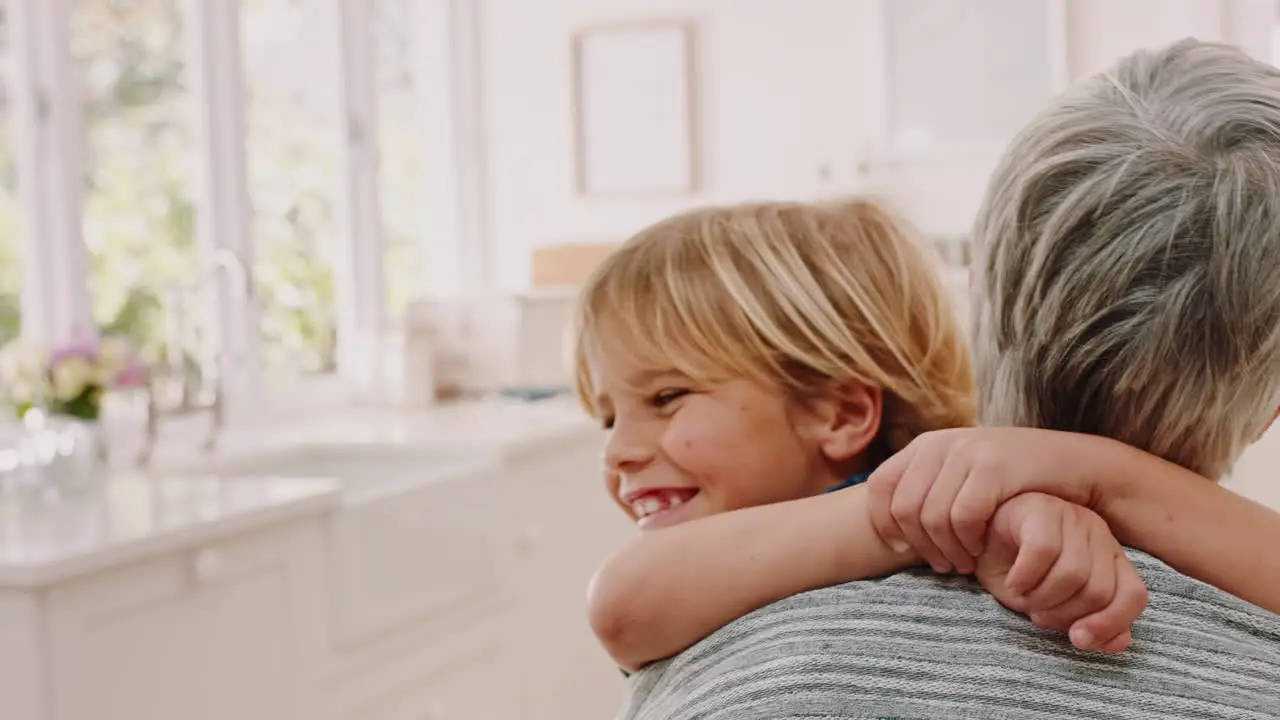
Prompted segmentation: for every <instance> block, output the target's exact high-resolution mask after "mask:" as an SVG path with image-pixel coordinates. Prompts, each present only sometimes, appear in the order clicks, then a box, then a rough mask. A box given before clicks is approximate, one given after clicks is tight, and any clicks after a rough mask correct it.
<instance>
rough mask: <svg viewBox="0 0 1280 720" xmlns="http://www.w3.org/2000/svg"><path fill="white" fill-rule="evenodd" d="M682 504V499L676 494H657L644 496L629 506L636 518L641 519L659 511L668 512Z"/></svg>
mask: <svg viewBox="0 0 1280 720" xmlns="http://www.w3.org/2000/svg"><path fill="white" fill-rule="evenodd" d="M683 504H684V498H683V497H681V496H680V495H679V494H678V493H674V492H669V493H659V494H654V495H646V496H645V497H642V498H640V499H639V500H636V501H635V502H633V503H632V504H631V509H632V511H634V512H635V514H636V517H638V518H642V517H645V516H647V515H652V514H654V513H656V512H658V511H660V510H669V509H671V508H673V507H678V506H680V505H683Z"/></svg>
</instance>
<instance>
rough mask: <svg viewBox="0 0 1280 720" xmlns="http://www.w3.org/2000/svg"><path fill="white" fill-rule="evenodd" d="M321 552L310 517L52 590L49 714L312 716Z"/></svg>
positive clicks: (164, 719) (94, 717)
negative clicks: (310, 684)
mask: <svg viewBox="0 0 1280 720" xmlns="http://www.w3.org/2000/svg"><path fill="white" fill-rule="evenodd" d="M321 553H322V541H321V528H320V524H319V522H317V521H311V522H306V523H302V524H298V525H294V526H290V527H285V528H279V529H274V530H272V531H270V532H265V533H258V534H253V535H249V536H244V537H237V538H235V539H233V540H228V541H226V542H222V543H216V544H212V545H208V546H204V547H200V548H197V549H195V550H192V551H182V552H177V553H173V554H170V555H167V556H164V557H160V558H157V559H153V560H149V561H147V562H144V563H142V564H139V565H136V566H132V567H126V568H121V569H119V570H114V571H110V572H106V573H103V574H101V575H95V576H91V577H88V578H84V579H80V580H76V581H73V582H71V583H68V584H66V585H61V586H58V587H55V588H53V589H52V591H51V592H49V593H48V594H47V595H46V596H45V605H44V614H45V621H46V623H47V630H46V632H47V635H46V639H45V640H46V646H45V647H46V657H47V667H48V668H49V678H48V686H49V688H50V691H51V695H52V697H53V698H54V703H53V706H52V708H51V710H52V712H51V713H50V714H49V717H50V718H56V719H57V720H104V719H105V718H121V719H122V720H123V719H124V718H128V719H129V720H153V719H154V720H173V719H174V718H183V719H184V720H205V719H207V720H225V719H226V718H237V720H254V719H259V718H260V719H261V720H276V719H279V718H304V717H308V716H309V714H310V713H309V711H308V710H309V709H308V707H307V695H308V693H307V681H308V677H307V676H308V667H309V665H310V663H309V656H313V655H314V652H315V650H316V648H317V643H316V640H317V639H318V638H319V637H322V635H321V633H322V632H323V630H324V628H323V626H318V625H316V624H315V622H314V620H315V619H316V615H315V613H314V612H308V611H307V607H306V605H307V604H308V603H309V602H311V601H310V600H309V598H316V597H318V596H319V593H320V592H321V591H323V585H322V584H321V583H320V582H319V581H320V575H319V574H318V572H317V570H318V568H319V562H320V559H321Z"/></svg>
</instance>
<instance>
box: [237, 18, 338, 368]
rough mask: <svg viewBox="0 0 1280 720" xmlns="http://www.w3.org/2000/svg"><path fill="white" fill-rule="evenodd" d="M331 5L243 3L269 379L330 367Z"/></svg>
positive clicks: (334, 157) (334, 124)
mask: <svg viewBox="0 0 1280 720" xmlns="http://www.w3.org/2000/svg"><path fill="white" fill-rule="evenodd" d="M335 7H336V3H334V2H333V0H246V1H245V2H244V4H243V9H242V17H241V19H242V24H241V27H242V29H243V32H242V40H243V45H244V53H245V63H244V71H245V92H246V95H247V98H246V101H247V103H248V107H247V112H246V125H247V128H246V129H247V133H248V134H247V144H248V150H249V163H248V172H249V193H250V198H251V199H252V204H253V219H252V225H251V228H252V232H253V241H254V244H255V251H254V252H255V254H256V257H255V268H254V271H255V275H256V278H257V280H258V289H259V291H260V294H259V299H260V300H259V302H260V310H261V312H262V333H263V337H262V343H263V348H262V350H263V357H264V360H265V362H266V370H267V372H268V374H269V377H275V378H280V377H286V376H290V375H297V374H299V373H310V372H325V371H329V370H332V369H333V366H334V339H335V333H336V329H335V322H334V303H333V273H332V270H331V268H332V258H333V252H334V249H335V237H334V232H335V228H334V218H333V212H334V201H335V199H336V198H337V191H338V177H339V176H338V152H337V151H338V138H339V134H338V128H339V127H340V125H339V122H338V121H339V118H338V110H339V108H340V107H341V104H340V102H339V98H338V93H339V92H340V91H341V89H340V87H339V85H338V82H337V81H336V77H337V55H336V53H337V51H338V44H337V38H336V35H335V27H334V17H333V15H332V13H333V11H334V8H335Z"/></svg>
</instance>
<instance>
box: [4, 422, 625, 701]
mask: <svg viewBox="0 0 1280 720" xmlns="http://www.w3.org/2000/svg"><path fill="white" fill-rule="evenodd" d="M530 413H532V415H530ZM430 415H431V418H434V419H431V420H430V422H425V421H424V422H425V424H424V425H422V426H420V427H411V426H410V425H405V424H403V423H402V422H401V421H402V420H403V418H400V417H399V416H397V419H396V420H395V422H393V423H391V424H389V425H387V426H386V427H381V428H379V427H378V426H377V424H376V423H374V422H364V421H363V420H361V421H353V420H352V418H351V417H350V415H348V416H346V417H345V422H349V423H354V425H355V426H358V427H359V428H360V429H361V430H360V431H361V432H366V433H370V435H369V436H367V437H366V438H365V439H367V440H368V443H367V444H361V443H360V442H357V438H356V435H357V433H356V432H353V431H350V430H348V431H346V432H344V433H343V440H344V442H345V444H343V443H337V442H334V441H333V440H332V439H329V440H327V442H329V443H330V444H329V445H325V442H326V439H325V438H324V437H322V436H317V437H315V438H312V439H311V440H310V441H309V442H308V441H307V440H306V439H305V438H301V437H300V436H298V435H294V436H292V437H291V440H290V441H289V444H288V445H287V447H288V448H292V450H287V451H283V452H282V450H281V448H280V447H272V448H266V447H264V448H262V449H261V450H260V451H259V453H258V454H257V455H246V456H245V458H247V459H246V460H245V464H244V465H243V466H240V470H235V471H232V470H227V469H224V470H220V471H215V470H210V472H213V473H214V476H213V477H204V478H200V477H172V478H166V479H164V480H162V481H156V480H154V479H152V480H144V481H139V480H137V479H134V480H128V481H125V482H121V483H112V484H111V485H110V486H109V488H108V489H107V490H106V491H104V494H103V497H102V498H99V499H97V500H94V499H92V498H85V499H83V500H84V501H83V502H79V503H70V504H68V505H66V506H55V507H52V508H49V509H48V511H47V512H44V511H40V510H32V509H30V508H27V507H23V506H19V505H14V504H6V503H5V501H4V500H3V499H0V718H3V720H227V719H229V718H234V719H235V720H258V719H262V720H399V719H401V718H405V719H408V718H414V719H415V720H451V719H455V718H456V719H459V720H553V719H554V720H596V719H598V718H606V717H612V716H614V715H615V714H616V712H617V710H618V708H619V707H620V703H621V701H622V696H623V692H624V680H623V678H622V677H621V675H620V674H619V673H618V672H617V670H616V668H614V666H613V664H612V663H611V662H610V661H609V659H608V657H607V656H606V655H605V653H604V652H603V651H602V650H601V649H600V648H599V646H598V643H597V642H596V641H595V638H594V637H593V636H592V634H591V632H590V629H589V627H588V625H587V622H586V618H585V590H586V584H587V581H588V579H589V577H590V575H591V573H592V572H594V570H595V569H596V568H597V567H598V565H599V564H600V562H601V561H602V560H603V559H604V558H605V557H606V556H607V555H608V554H609V553H611V552H612V551H614V550H615V549H616V548H617V547H618V546H619V545H620V544H621V543H622V542H624V541H625V539H626V538H627V537H628V536H629V535H630V534H631V533H632V532H633V530H632V528H631V527H630V524H629V523H628V522H627V520H626V518H625V517H624V516H623V514H622V513H621V512H619V511H618V510H617V509H616V508H614V507H613V506H612V503H611V502H610V501H609V499H608V496H607V494H606V493H605V492H604V489H603V488H602V486H601V481H600V472H599V469H600V451H601V441H602V439H603V436H602V434H601V433H599V432H598V431H597V430H595V429H594V428H593V427H592V426H591V424H590V423H588V422H586V421H585V420H583V418H582V417H581V416H580V415H577V414H574V413H566V414H564V415H559V414H558V412H557V411H555V410H554V408H550V407H543V408H541V409H538V408H532V409H526V408H522V407H514V408H510V407H489V406H477V408H475V409H474V412H472V410H465V409H463V410H459V411H458V412H456V413H452V414H451V413H450V412H449V411H446V410H444V409H441V410H438V411H432V412H431V413H430ZM556 417H562V418H567V420H565V422H563V423H561V424H559V425H557V424H556V422H555V418H556ZM442 418H443V419H442ZM468 424H469V425H468ZM467 427H470V430H468V429H467ZM477 428H479V430H477ZM375 430H376V431H375ZM326 432H327V431H326ZM468 436H475V437H479V438H480V441H479V443H478V444H475V445H472V446H471V447H464V445H465V442H464V440H465V438H466V437H468ZM444 447H449V448H451V449H452V451H453V452H454V453H455V455H454V460H449V459H448V458H447V457H444V456H441V455H440V454H439V450H440V449H441V448H444ZM424 448H425V449H424ZM254 457H256V460H255V459H253V458H254ZM424 458H428V459H424ZM430 458H434V459H430ZM458 458H461V460H459V459H458ZM250 460H252V461H250ZM228 467H237V465H236V463H234V462H233V463H230V464H229V465H228ZM290 467H292V468H293V470H292V471H291V472H292V473H293V474H292V475H291V474H290V472H285V470H287V469H288V468H290ZM270 468H276V469H275V470H271V469H270ZM326 469H327V470H332V471H334V472H333V474H334V475H341V476H342V477H335V478H334V479H333V480H309V479H308V478H309V477H311V476H313V475H317V474H318V475H324V474H325V473H323V472H320V471H322V470H326ZM218 475H222V477H218Z"/></svg>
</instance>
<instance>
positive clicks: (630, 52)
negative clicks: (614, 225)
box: [572, 20, 699, 197]
mask: <svg viewBox="0 0 1280 720" xmlns="http://www.w3.org/2000/svg"><path fill="white" fill-rule="evenodd" d="M694 42H695V39H694V28H693V26H692V24H691V23H689V22H687V21H683V20H651V21H638V22H630V23H617V24H612V25H599V26H593V27H590V28H586V29H584V30H582V31H580V32H578V33H577V34H575V35H574V37H573V48H572V63H573V68H572V72H573V122H574V128H573V130H574V155H575V168H574V169H575V178H574V180H575V184H576V191H577V193H578V194H579V195H581V196H587V197H635V196H654V195H685V194H689V193H693V192H696V191H697V190H698V186H699V177H698V142H697V116H696V98H697V93H696V89H695V87H694V67H693V63H694V60H693V57H694Z"/></svg>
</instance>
